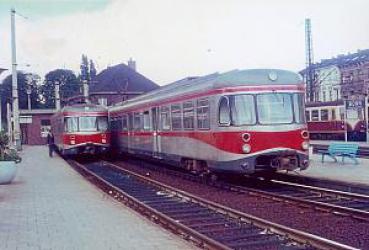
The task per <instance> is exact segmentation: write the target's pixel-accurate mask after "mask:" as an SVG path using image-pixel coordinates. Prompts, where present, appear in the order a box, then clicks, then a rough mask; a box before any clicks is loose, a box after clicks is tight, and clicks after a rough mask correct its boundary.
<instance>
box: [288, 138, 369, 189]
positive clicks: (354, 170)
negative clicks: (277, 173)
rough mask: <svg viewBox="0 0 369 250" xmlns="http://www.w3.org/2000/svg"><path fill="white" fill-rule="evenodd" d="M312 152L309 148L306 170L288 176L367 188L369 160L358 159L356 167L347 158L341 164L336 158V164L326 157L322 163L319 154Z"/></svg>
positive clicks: (368, 182)
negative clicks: (308, 163)
mask: <svg viewBox="0 0 369 250" xmlns="http://www.w3.org/2000/svg"><path fill="white" fill-rule="evenodd" d="M312 144H313V143H312ZM312 152H313V150H312V148H311V150H310V155H309V157H310V166H309V168H308V169H306V170H304V171H301V172H300V171H299V172H290V173H289V174H291V175H300V176H307V177H313V178H319V179H323V180H324V179H327V180H333V181H339V182H347V183H350V184H357V185H367V186H369V159H366V158H358V161H359V164H357V165H356V164H355V163H354V162H353V161H352V160H351V159H348V158H346V159H345V163H342V161H341V157H340V156H338V157H337V160H338V161H337V162H334V160H333V159H331V158H330V157H327V156H326V157H325V158H324V163H322V162H321V159H322V156H321V154H316V153H312Z"/></svg>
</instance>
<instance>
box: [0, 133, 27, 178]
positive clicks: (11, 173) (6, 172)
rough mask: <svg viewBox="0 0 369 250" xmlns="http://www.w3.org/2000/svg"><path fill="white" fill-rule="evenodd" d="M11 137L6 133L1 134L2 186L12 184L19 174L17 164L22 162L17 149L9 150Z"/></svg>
mask: <svg viewBox="0 0 369 250" xmlns="http://www.w3.org/2000/svg"><path fill="white" fill-rule="evenodd" d="M8 143H9V136H8V135H7V133H5V132H4V131H1V132H0V184H8V183H10V182H12V180H13V179H14V177H15V174H16V172H17V168H16V166H15V164H17V163H19V162H21V160H22V159H21V158H20V156H19V155H18V154H17V151H16V150H15V149H9V148H8V147H7V146H8Z"/></svg>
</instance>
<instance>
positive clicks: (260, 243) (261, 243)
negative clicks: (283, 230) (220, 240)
mask: <svg viewBox="0 0 369 250" xmlns="http://www.w3.org/2000/svg"><path fill="white" fill-rule="evenodd" d="M265 236H266V237H265V238H264V239H260V240H256V241H247V242H245V241H239V242H237V241H236V242H229V243H225V245H227V246H229V247H231V248H234V249H250V248H251V247H265V246H271V245H276V246H280V245H281V244H283V243H286V242H285V241H283V240H281V239H279V238H278V237H277V236H275V235H265Z"/></svg>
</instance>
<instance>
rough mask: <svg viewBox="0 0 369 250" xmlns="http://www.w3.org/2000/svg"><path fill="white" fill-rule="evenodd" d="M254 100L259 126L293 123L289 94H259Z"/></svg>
mask: <svg viewBox="0 0 369 250" xmlns="http://www.w3.org/2000/svg"><path fill="white" fill-rule="evenodd" d="M256 100H257V110H258V118H259V122H260V124H286V123H292V122H293V110H292V100H291V94H260V95H257V96H256Z"/></svg>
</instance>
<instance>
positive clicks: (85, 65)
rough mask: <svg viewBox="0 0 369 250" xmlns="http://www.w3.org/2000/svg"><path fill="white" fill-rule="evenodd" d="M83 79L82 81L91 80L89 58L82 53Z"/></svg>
mask: <svg viewBox="0 0 369 250" xmlns="http://www.w3.org/2000/svg"><path fill="white" fill-rule="evenodd" d="M80 68H81V80H82V81H89V80H90V69H89V65H88V58H87V56H86V55H82V62H81V66H80Z"/></svg>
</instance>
